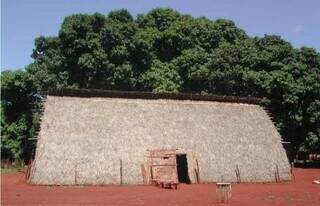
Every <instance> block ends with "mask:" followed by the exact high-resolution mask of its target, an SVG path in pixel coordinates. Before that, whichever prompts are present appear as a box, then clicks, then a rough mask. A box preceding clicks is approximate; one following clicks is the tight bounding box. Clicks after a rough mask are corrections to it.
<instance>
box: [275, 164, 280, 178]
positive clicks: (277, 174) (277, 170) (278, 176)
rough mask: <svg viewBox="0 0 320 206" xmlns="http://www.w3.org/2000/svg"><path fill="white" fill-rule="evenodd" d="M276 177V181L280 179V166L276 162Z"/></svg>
mask: <svg viewBox="0 0 320 206" xmlns="http://www.w3.org/2000/svg"><path fill="white" fill-rule="evenodd" d="M275 179H276V182H279V181H280V174H279V168H278V165H277V164H276V171H275Z"/></svg>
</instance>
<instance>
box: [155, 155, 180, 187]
mask: <svg viewBox="0 0 320 206" xmlns="http://www.w3.org/2000/svg"><path fill="white" fill-rule="evenodd" d="M149 158H150V174H151V181H152V183H153V184H155V185H156V186H161V187H162V188H163V187H170V188H174V189H177V186H178V183H179V182H178V171H177V154H176V150H152V151H150V156H149Z"/></svg>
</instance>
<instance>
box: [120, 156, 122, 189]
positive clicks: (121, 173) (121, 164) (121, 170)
mask: <svg viewBox="0 0 320 206" xmlns="http://www.w3.org/2000/svg"><path fill="white" fill-rule="evenodd" d="M120 184H121V185H122V159H120Z"/></svg>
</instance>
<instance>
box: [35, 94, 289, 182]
mask: <svg viewBox="0 0 320 206" xmlns="http://www.w3.org/2000/svg"><path fill="white" fill-rule="evenodd" d="M37 144H38V145H37V151H36V158H35V162H34V166H33V168H32V172H31V177H30V182H31V183H35V184H61V185H73V184H119V183H120V182H122V183H124V184H142V183H147V182H148V181H149V178H150V177H149V173H148V171H150V170H149V166H148V158H147V157H148V155H149V150H153V149H178V150H177V152H178V153H186V154H187V161H188V170H189V177H190V179H191V182H195V181H196V174H195V173H196V171H198V172H199V179H200V181H201V182H212V181H221V180H222V179H223V180H224V181H233V182H235V181H237V180H240V179H241V181H242V182H250V181H253V182H267V181H275V179H276V178H278V179H279V178H280V180H289V179H290V166H289V163H288V159H287V156H286V154H285V151H284V149H283V147H282V145H281V143H280V135H279V133H278V132H277V130H276V129H275V127H274V125H273V124H272V122H271V120H270V119H269V117H268V116H267V114H266V112H265V111H264V110H263V109H262V108H261V107H259V106H257V105H249V104H238V103H221V102H205V101H190V100H184V101H181V100H146V99H117V98H105V97H104V98H99V97H92V98H80V97H59V96H48V99H47V102H46V103H45V110H44V115H43V118H42V123H41V130H40V133H39V139H38V143H37ZM120 160H121V164H120ZM196 162H198V164H196ZM120 165H121V166H120ZM120 167H121V168H122V171H120ZM121 174H122V175H121Z"/></svg>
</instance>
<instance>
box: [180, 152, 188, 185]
mask: <svg viewBox="0 0 320 206" xmlns="http://www.w3.org/2000/svg"><path fill="white" fill-rule="evenodd" d="M177 171H178V181H179V182H180V183H186V184H190V183H191V182H190V178H189V172H188V161H187V155H186V154H178V155H177Z"/></svg>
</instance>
